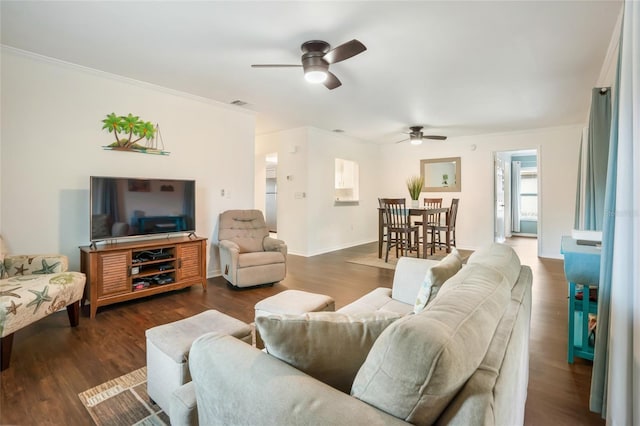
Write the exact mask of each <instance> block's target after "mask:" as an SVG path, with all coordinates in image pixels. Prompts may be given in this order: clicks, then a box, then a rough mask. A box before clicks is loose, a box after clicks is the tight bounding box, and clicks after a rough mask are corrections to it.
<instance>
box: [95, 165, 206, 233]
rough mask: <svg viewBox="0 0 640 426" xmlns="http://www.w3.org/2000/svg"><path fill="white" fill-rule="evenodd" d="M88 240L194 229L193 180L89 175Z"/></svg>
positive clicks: (194, 202) (192, 230)
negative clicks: (89, 234) (89, 216)
mask: <svg viewBox="0 0 640 426" xmlns="http://www.w3.org/2000/svg"><path fill="white" fill-rule="evenodd" d="M89 192H90V198H91V241H101V240H110V239H117V238H126V237H136V236H141V235H151V234H163V233H164V234H166V233H190V232H195V223H196V221H195V215H196V205H195V204H196V182H195V181H194V180H184V179H140V178H123V177H102V176H91V185H90V190H89Z"/></svg>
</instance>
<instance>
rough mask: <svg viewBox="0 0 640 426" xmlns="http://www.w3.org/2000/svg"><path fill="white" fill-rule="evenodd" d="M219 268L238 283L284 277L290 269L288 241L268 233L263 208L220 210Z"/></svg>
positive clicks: (236, 284)
mask: <svg viewBox="0 0 640 426" xmlns="http://www.w3.org/2000/svg"><path fill="white" fill-rule="evenodd" d="M218 239H219V247H220V270H221V271H222V276H224V278H225V279H226V280H227V281H229V282H230V283H231V284H232V285H234V286H236V287H251V286H256V285H261V284H270V283H275V282H278V281H281V280H282V279H284V277H285V275H286V273H287V245H286V244H285V243H284V241H282V240H278V239H275V238H271V237H269V230H268V229H267V225H266V223H265V221H264V216H263V214H262V212H261V211H260V210H227V211H226V212H223V213H221V214H220V230H219V232H218Z"/></svg>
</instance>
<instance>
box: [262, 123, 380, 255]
mask: <svg viewBox="0 0 640 426" xmlns="http://www.w3.org/2000/svg"><path fill="white" fill-rule="evenodd" d="M256 146H257V148H256V153H257V154H256V158H257V159H261V160H260V161H264V160H263V159H264V155H265V154H266V153H269V152H277V153H278V177H277V178H278V238H282V239H283V240H285V241H286V242H287V246H288V248H289V251H290V252H291V253H295V254H300V255H303V256H312V255H315V254H319V253H324V252H328V251H332V250H337V249H341V248H345V247H351V246H354V245H358V244H362V243H365V242H370V241H374V240H375V239H377V213H376V207H377V200H376V197H377V195H376V193H377V189H376V187H377V184H378V176H377V165H378V149H377V147H376V146H375V145H371V144H365V143H363V142H361V141H358V140H356V139H353V138H350V137H347V136H344V135H340V134H336V133H333V132H328V131H325V130H320V129H316V128H298V129H291V130H287V131H283V132H275V133H271V134H266V135H261V136H258V137H257V138H256ZM336 158H343V159H346V160H352V161H355V162H357V163H358V165H359V168H360V201H359V202H358V203H347V204H336V203H335V202H334V183H335V179H334V177H335V176H334V168H335V159H336ZM257 161H258V160H257ZM257 161H256V187H257V185H259V183H258V181H259V180H260V179H262V177H261V176H259V175H260V174H262V175H263V174H264V171H262V169H264V164H258V163H257ZM258 196H259V194H257V195H256V205H257V206H258V205H261V204H259V203H260V200H259V199H258V198H257V197H258ZM262 204H264V203H263V202H262Z"/></svg>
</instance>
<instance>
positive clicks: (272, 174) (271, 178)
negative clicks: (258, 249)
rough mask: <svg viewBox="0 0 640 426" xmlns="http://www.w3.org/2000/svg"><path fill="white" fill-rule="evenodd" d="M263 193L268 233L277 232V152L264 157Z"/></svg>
mask: <svg viewBox="0 0 640 426" xmlns="http://www.w3.org/2000/svg"><path fill="white" fill-rule="evenodd" d="M265 164H266V166H265V167H266V171H265V176H266V177H265V194H264V216H265V221H266V222H267V228H268V229H269V233H272V234H277V232H278V179H277V175H278V154H277V153H275V152H274V153H271V154H267V155H266V157H265Z"/></svg>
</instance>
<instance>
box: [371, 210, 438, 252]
mask: <svg viewBox="0 0 640 426" xmlns="http://www.w3.org/2000/svg"><path fill="white" fill-rule="evenodd" d="M407 211H408V212H407V214H408V216H409V217H412V216H417V217H420V218H422V219H418V220H421V221H422V223H423V225H422V258H423V259H426V258H427V248H428V247H429V246H430V245H431V244H433V241H432V242H429V241H428V240H427V234H428V229H427V228H428V226H425V224H427V223H429V221H428V220H427V219H428V217H429V215H437V214H442V213H444V214H445V219H447V220H448V217H447V216H448V215H449V207H441V208H437V209H427V208H423V207H411V208H408V209H407ZM445 223H447V222H445ZM384 234H385V232H384V208H383V207H378V258H382V243H383V240H384Z"/></svg>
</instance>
